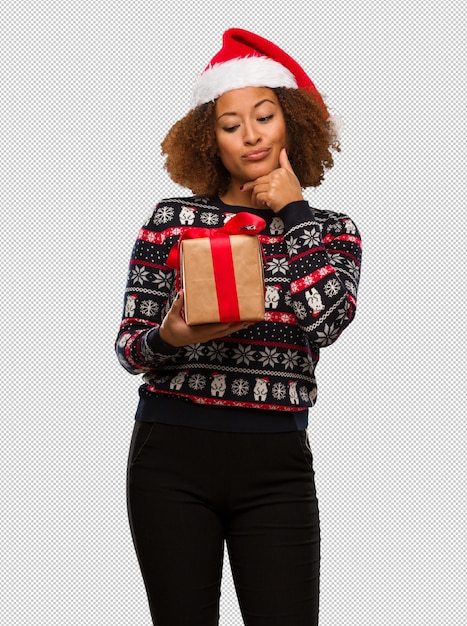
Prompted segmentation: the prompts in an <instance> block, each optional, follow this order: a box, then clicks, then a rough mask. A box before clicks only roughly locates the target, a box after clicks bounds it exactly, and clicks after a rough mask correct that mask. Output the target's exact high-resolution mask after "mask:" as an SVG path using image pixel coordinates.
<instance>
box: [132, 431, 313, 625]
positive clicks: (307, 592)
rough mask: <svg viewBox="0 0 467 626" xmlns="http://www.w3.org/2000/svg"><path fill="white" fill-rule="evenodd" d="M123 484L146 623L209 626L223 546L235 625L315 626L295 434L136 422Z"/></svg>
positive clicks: (303, 454) (308, 472) (308, 527)
mask: <svg viewBox="0 0 467 626" xmlns="http://www.w3.org/2000/svg"><path fill="white" fill-rule="evenodd" d="M127 487H128V512H129V521H130V528H131V532H132V537H133V541H134V545H135V550H136V555H137V557H138V562H139V566H140V569H141V573H142V576H143V580H144V584H145V587H146V592H147V596H148V600H149V607H150V610H151V616H152V620H153V624H155V625H156V626H216V625H218V623H219V598H220V589H221V577H222V567H223V555H224V542H225V544H226V546H227V550H228V554H229V560H230V566H231V569H232V578H233V581H234V585H235V591H236V594H237V598H238V603H239V607H240V611H241V613H242V617H243V620H244V624H245V626H316V625H317V624H318V600H319V565H320V532H319V514H318V502H317V498H316V492H315V485H314V472H313V466H312V454H311V450H310V447H309V443H308V437H307V433H306V431H293V432H286V433H226V432H218V431H209V430H201V429H196V428H186V427H181V426H172V425H170V426H169V425H165V424H160V423H153V422H136V423H135V427H134V431H133V437H132V441H131V446H130V453H129V461H128V484H127Z"/></svg>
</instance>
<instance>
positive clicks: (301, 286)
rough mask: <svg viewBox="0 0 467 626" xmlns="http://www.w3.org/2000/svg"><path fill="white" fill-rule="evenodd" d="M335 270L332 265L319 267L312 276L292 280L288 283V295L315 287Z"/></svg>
mask: <svg viewBox="0 0 467 626" xmlns="http://www.w3.org/2000/svg"><path fill="white" fill-rule="evenodd" d="M335 271H336V270H335V269H334V268H333V267H332V265H325V266H324V267H320V268H319V270H316V271H314V272H313V273H312V274H308V276H305V277H304V278H300V279H299V280H294V281H293V282H291V283H290V293H299V292H300V291H304V290H305V289H308V288H309V287H311V286H312V285H315V284H316V283H318V282H319V281H320V280H322V279H323V278H325V276H329V274H334V273H335Z"/></svg>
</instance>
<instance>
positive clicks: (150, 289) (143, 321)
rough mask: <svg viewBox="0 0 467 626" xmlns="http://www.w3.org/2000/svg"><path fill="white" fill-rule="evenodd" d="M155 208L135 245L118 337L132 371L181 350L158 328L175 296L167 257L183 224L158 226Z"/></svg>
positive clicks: (122, 356) (151, 365) (119, 348)
mask: <svg viewBox="0 0 467 626" xmlns="http://www.w3.org/2000/svg"><path fill="white" fill-rule="evenodd" d="M156 211H157V207H156V210H155V212H154V213H153V215H152V216H151V218H150V219H149V221H148V223H147V224H146V225H145V226H143V228H141V229H140V231H139V233H138V236H137V239H136V242H135V244H134V247H133V252H132V255H131V259H130V266H129V272H128V280H127V285H126V289H125V298H124V311H123V316H122V321H121V324H120V329H119V332H118V335H117V339H116V341H115V350H116V353H117V356H118V359H119V361H120V363H121V365H122V366H123V367H124V368H125V369H126V370H127V371H128V372H130V373H131V374H139V373H141V372H146V371H150V370H154V369H157V367H158V366H159V365H161V364H162V363H163V362H164V361H166V360H167V359H170V358H171V357H172V356H174V355H175V354H176V353H177V352H178V348H174V347H173V346H170V345H168V344H167V343H165V342H164V341H163V340H162V339H161V338H160V336H159V329H160V325H161V322H162V320H163V318H164V316H165V314H166V312H167V310H168V309H169V308H170V303H171V301H172V300H173V298H174V297H175V284H174V283H175V273H174V271H173V270H171V269H170V268H169V267H167V265H166V264H165V261H166V259H167V256H168V252H169V250H170V248H171V246H172V245H173V243H175V241H176V240H177V237H178V235H179V233H180V228H177V227H173V226H172V227H170V226H168V227H165V228H160V227H158V226H157V225H156V224H157V220H156V219H155V215H156Z"/></svg>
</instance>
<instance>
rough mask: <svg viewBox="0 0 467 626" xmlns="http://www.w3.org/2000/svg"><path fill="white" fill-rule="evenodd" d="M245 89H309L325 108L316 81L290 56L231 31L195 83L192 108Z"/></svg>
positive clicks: (254, 37)
mask: <svg viewBox="0 0 467 626" xmlns="http://www.w3.org/2000/svg"><path fill="white" fill-rule="evenodd" d="M243 87H270V88H271V89H274V88H276V87H289V88H292V89H306V90H308V91H310V92H312V93H313V94H314V95H315V96H316V98H317V100H318V101H319V102H321V103H322V104H323V105H324V102H323V99H322V97H321V95H320V94H319V92H318V90H317V89H316V87H315V85H314V83H313V81H312V80H311V79H310V77H309V76H308V75H307V73H306V72H305V70H304V69H303V68H302V67H301V66H300V65H299V64H298V63H297V62H296V61H295V60H294V59H292V57H291V56H289V55H288V54H287V53H286V52H284V51H283V50H282V49H281V48H279V47H278V46H276V45H275V44H273V43H272V42H271V41H269V40H268V39H264V38H263V37H260V36H259V35H256V34H254V33H251V32H249V31H247V30H243V29H241V28H230V29H228V30H226V31H225V32H224V34H223V37H222V48H221V49H220V50H219V52H218V53H217V54H215V55H214V57H213V58H212V59H211V61H210V63H209V64H208V66H207V67H206V69H205V70H204V71H203V72H202V73H201V74H200V75H199V76H198V78H197V80H196V83H195V85H194V88H193V92H192V98H191V108H195V107H197V106H199V105H200V104H204V103H206V102H211V101H214V100H216V98H218V97H219V96H221V95H222V94H223V93H225V92H226V91H230V90H232V89H241V88H243Z"/></svg>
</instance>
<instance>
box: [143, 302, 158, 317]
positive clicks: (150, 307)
mask: <svg viewBox="0 0 467 626" xmlns="http://www.w3.org/2000/svg"><path fill="white" fill-rule="evenodd" d="M158 310H159V305H158V304H157V302H154V300H143V301H142V302H141V306H140V311H141V313H142V314H143V315H145V316H146V317H153V316H154V315H155V314H156V313H157V311H158Z"/></svg>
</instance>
